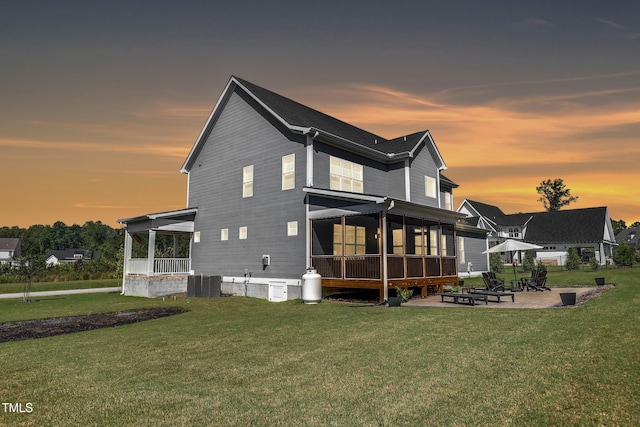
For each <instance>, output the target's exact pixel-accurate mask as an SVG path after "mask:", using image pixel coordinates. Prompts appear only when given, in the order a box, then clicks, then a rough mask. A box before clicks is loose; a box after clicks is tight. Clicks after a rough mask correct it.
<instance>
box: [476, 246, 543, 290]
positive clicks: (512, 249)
mask: <svg viewBox="0 0 640 427" xmlns="http://www.w3.org/2000/svg"><path fill="white" fill-rule="evenodd" d="M531 249H542V246H538V245H534V244H533V243H527V242H523V241H521V240H513V239H507V240H505V241H504V242H502V243H500V244H499V245H495V246H493V247H491V248H489V249H487V250H486V251H484V252H482V253H483V254H491V253H496V252H497V253H501V252H515V251H528V250H531ZM511 264H512V265H513V280H516V266H515V264H513V255H512V256H511Z"/></svg>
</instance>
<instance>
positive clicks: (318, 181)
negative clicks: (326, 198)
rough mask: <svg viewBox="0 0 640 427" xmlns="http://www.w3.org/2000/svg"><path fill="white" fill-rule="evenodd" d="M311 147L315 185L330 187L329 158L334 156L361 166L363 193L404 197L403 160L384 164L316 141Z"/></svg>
mask: <svg viewBox="0 0 640 427" xmlns="http://www.w3.org/2000/svg"><path fill="white" fill-rule="evenodd" d="M313 148H314V160H313V184H314V186H315V187H318V188H330V184H331V182H330V174H331V169H330V158H331V156H334V157H338V158H340V159H343V160H347V161H350V162H354V163H357V164H360V165H362V166H363V171H362V173H363V189H364V193H366V194H375V195H383V196H390V197H393V198H397V199H405V187H404V162H399V163H395V164H391V165H385V164H382V163H379V162H376V161H374V160H371V159H367V158H364V157H362V156H358V155H356V154H353V153H349V152H347V151H344V150H340V149H338V148H335V147H332V146H329V145H327V144H323V143H321V142H318V141H315V142H314V144H313Z"/></svg>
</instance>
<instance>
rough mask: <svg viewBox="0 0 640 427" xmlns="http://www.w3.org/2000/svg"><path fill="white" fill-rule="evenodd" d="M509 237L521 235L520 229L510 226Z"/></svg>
mask: <svg viewBox="0 0 640 427" xmlns="http://www.w3.org/2000/svg"><path fill="white" fill-rule="evenodd" d="M509 237H516V238H518V237H520V229H518V228H509Z"/></svg>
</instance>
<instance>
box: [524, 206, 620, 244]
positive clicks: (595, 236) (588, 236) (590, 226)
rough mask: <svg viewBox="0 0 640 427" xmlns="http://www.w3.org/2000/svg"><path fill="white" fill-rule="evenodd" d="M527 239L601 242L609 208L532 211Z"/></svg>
mask: <svg viewBox="0 0 640 427" xmlns="http://www.w3.org/2000/svg"><path fill="white" fill-rule="evenodd" d="M528 215H532V216H533V219H532V220H531V222H530V223H529V225H528V227H527V233H526V237H525V238H526V241H527V242H531V243H551V242H557V243H590V242H601V241H603V237H604V225H605V223H606V222H605V221H606V215H607V208H606V207H598V208H585V209H572V210H566V211H552V212H537V213H531V214H528Z"/></svg>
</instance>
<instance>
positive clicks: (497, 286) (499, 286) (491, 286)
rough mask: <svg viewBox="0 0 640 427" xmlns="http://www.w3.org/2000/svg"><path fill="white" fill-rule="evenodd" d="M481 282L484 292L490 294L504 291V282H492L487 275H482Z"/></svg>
mask: <svg viewBox="0 0 640 427" xmlns="http://www.w3.org/2000/svg"><path fill="white" fill-rule="evenodd" d="M482 281H483V282H484V286H485V288H486V289H485V290H487V291H491V292H497V291H504V290H505V289H504V282H502V283H500V281H497V280H496V281H494V280H492V279H491V277H490V276H489V274H488V273H482Z"/></svg>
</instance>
